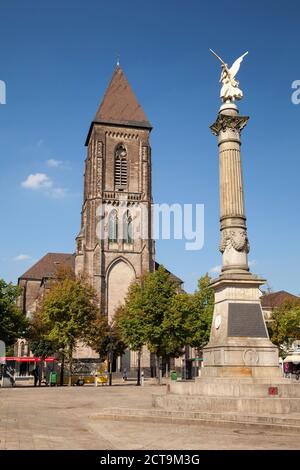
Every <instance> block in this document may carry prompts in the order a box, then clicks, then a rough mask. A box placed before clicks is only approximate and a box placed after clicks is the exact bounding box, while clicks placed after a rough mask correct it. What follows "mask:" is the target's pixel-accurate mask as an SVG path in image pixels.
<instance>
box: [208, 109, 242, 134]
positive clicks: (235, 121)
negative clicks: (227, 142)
mask: <svg viewBox="0 0 300 470" xmlns="http://www.w3.org/2000/svg"><path fill="white" fill-rule="evenodd" d="M248 119H249V117H248V116H232V115H228V114H222V113H220V114H219V115H218V117H217V120H216V121H215V122H214V123H213V124H212V125H211V126H210V129H211V131H212V133H213V134H214V135H216V136H218V135H219V134H220V132H221V131H223V132H225V131H226V130H227V129H232V130H234V131H238V132H241V131H242V130H243V128H244V127H245V126H246V124H247V121H248Z"/></svg>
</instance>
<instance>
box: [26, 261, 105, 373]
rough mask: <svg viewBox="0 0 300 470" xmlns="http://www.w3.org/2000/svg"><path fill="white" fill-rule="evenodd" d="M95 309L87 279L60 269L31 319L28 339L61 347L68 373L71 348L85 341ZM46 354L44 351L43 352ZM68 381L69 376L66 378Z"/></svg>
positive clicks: (38, 346)
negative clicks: (30, 332) (67, 364)
mask: <svg viewBox="0 0 300 470" xmlns="http://www.w3.org/2000/svg"><path fill="white" fill-rule="evenodd" d="M98 317H99V310H98V306H97V296H96V293H95V291H94V289H93V287H91V286H90V284H89V283H88V282H86V281H85V280H84V279H81V278H76V277H75V275H74V273H73V272H72V271H71V270H68V269H67V268H63V269H61V270H60V271H59V272H58V273H57V276H56V278H55V280H53V281H52V282H51V284H50V289H49V291H48V292H47V293H46V294H45V296H44V298H43V299H42V301H41V304H40V306H39V308H38V311H37V313H36V315H35V316H34V318H33V321H32V328H31V331H32V341H33V344H34V345H35V347H36V351H38V350H39V349H43V348H44V349H45V348H46V350H47V348H48V351H50V350H52V349H53V348H54V349H55V348H56V350H57V349H58V348H60V349H62V350H63V353H64V355H65V356H66V357H67V358H68V359H69V364H70V372H71V373H72V358H73V351H74V349H75V347H76V344H77V342H79V341H81V342H83V343H84V344H87V343H88V342H89V341H90V339H91V329H92V325H93V323H95V322H97V319H98ZM45 353H46V351H45ZM70 380H71V378H70Z"/></svg>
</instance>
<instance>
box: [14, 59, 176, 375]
mask: <svg viewBox="0 0 300 470" xmlns="http://www.w3.org/2000/svg"><path fill="white" fill-rule="evenodd" d="M151 129H152V127H151V124H150V122H149V121H148V119H147V117H146V115H145V113H144V111H143V109H142V107H141V106H140V104H139V103H138V101H137V98H136V96H135V94H134V92H133V91H132V89H131V87H130V85H129V83H128V81H127V79H126V77H125V75H124V72H123V70H122V69H121V67H120V66H119V65H117V67H116V68H115V71H114V73H113V76H112V79H111V81H110V84H109V85H108V88H107V90H106V92H105V95H104V98H103V100H102V102H101V104H100V106H99V108H98V110H97V112H96V115H95V118H94V120H93V121H92V123H91V125H90V128H89V132H88V135H87V139H86V147H87V156H86V160H85V169H84V191H83V204H82V210H81V227H80V231H79V234H78V236H77V237H76V251H75V253H48V254H46V255H45V256H44V257H43V258H41V259H40V260H39V261H38V262H37V263H36V264H35V265H34V266H32V267H31V268H30V269H29V270H27V271H26V272H25V273H24V274H23V275H22V276H20V278H19V281H18V284H19V286H20V287H21V288H22V296H21V298H20V306H21V308H22V309H23V312H24V314H27V315H30V314H32V313H33V312H34V311H35V310H36V308H37V302H38V299H39V298H40V296H41V295H44V293H45V290H46V289H47V288H48V285H49V283H48V281H49V279H51V278H53V277H54V276H55V272H56V269H57V267H58V266H59V265H67V266H69V267H71V268H72V269H74V270H75V273H76V274H80V273H82V274H84V275H85V276H86V277H87V278H88V280H89V282H90V283H91V284H92V285H93V287H94V288H95V290H96V292H97V294H98V298H99V307H100V310H101V312H102V313H104V314H105V315H107V317H108V321H109V322H111V321H112V319H113V316H114V313H115V311H116V309H117V308H118V306H119V305H121V304H122V303H123V301H124V299H125V296H126V294H127V291H128V287H129V286H130V284H131V283H132V282H133V281H134V280H139V279H140V278H141V276H142V275H143V274H144V273H147V272H152V271H154V270H155V269H157V267H158V266H159V265H158V263H157V262H155V242H154V240H153V239H152V218H151V206H152V202H153V199H152V164H151V147H150V142H149V139H150V132H151ZM170 274H171V273H170ZM171 276H172V277H173V279H174V281H175V282H176V283H177V285H178V286H179V287H180V286H181V284H182V281H181V280H180V279H179V278H177V277H176V276H174V275H173V274H171ZM81 352H82V356H83V357H87V356H88V357H95V354H94V353H93V351H91V350H89V349H88V348H83V349H82V350H81ZM27 353H28V351H27ZM130 356H131V357H130V361H129V363H130V364H129V363H128V361H127V364H126V365H129V366H133V367H134V366H135V362H136V360H135V354H134V353H131V355H130ZM121 366H122V364H121V362H120V361H119V367H121ZM143 366H144V367H149V366H150V355H149V353H148V352H147V351H146V349H145V351H144V354H143Z"/></svg>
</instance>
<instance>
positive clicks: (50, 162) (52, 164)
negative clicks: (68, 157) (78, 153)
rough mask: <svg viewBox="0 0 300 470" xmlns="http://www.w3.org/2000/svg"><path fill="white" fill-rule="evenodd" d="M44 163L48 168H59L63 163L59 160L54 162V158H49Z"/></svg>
mask: <svg viewBox="0 0 300 470" xmlns="http://www.w3.org/2000/svg"><path fill="white" fill-rule="evenodd" d="M46 163H47V165H48V166H49V167H50V168H57V167H58V166H61V165H62V163H63V162H62V161H61V160H55V159H54V158H50V159H49V160H47V161H46Z"/></svg>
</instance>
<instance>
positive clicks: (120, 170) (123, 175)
mask: <svg viewBox="0 0 300 470" xmlns="http://www.w3.org/2000/svg"><path fill="white" fill-rule="evenodd" d="M126 186H127V151H126V149H125V147H124V145H123V144H120V145H118V147H117V148H116V152H115V187H117V188H125V187H126Z"/></svg>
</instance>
